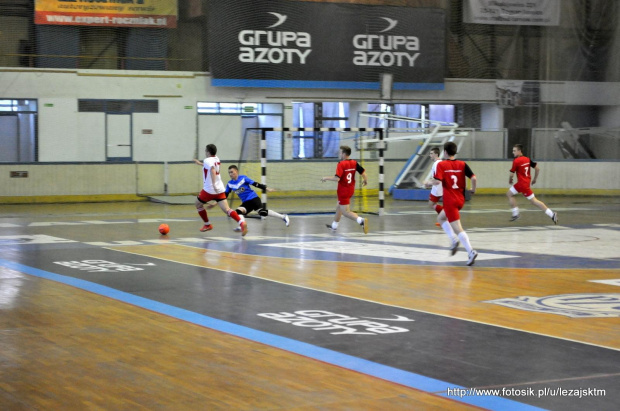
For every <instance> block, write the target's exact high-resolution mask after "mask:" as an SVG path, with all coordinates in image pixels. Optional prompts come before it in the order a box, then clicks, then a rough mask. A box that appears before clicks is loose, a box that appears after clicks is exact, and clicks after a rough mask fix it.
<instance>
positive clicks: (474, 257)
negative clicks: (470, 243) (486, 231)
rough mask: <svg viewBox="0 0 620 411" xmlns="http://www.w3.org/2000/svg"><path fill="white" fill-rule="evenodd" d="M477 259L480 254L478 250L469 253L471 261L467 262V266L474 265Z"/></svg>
mask: <svg viewBox="0 0 620 411" xmlns="http://www.w3.org/2000/svg"><path fill="white" fill-rule="evenodd" d="M476 257H478V252H477V251H476V250H471V253H469V260H467V265H474V263H475V262H476Z"/></svg>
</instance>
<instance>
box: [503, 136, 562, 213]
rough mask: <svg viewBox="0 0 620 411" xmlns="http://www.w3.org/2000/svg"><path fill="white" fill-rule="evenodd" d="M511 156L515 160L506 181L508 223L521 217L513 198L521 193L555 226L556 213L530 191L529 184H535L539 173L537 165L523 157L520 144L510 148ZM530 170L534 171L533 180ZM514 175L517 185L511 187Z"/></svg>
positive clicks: (515, 200)
mask: <svg viewBox="0 0 620 411" xmlns="http://www.w3.org/2000/svg"><path fill="white" fill-rule="evenodd" d="M512 155H513V156H514V158H515V159H514V160H513V161H512V168H511V169H510V178H509V179H508V184H510V185H511V187H510V188H509V189H508V192H507V193H506V196H507V197H508V203H509V204H510V209H511V211H512V217H511V218H510V221H516V220H518V219H519V217H521V216H520V214H519V207H517V199H516V198H515V195H517V193H521V194H523V196H524V197H525V198H527V199H528V200H530V203H532V204H534V205H535V206H536V207H538V208H540V209H541V210H542V211H544V212H545V214H547V215H548V216H549V217H550V218H551V221H553V223H554V224H557V223H558V213H554V212H553V210H551V209H550V208H549V207H547V206H546V205H545V203H543V202H542V201H540V200H538V199H536V197H535V196H534V193H533V192H532V189H531V188H530V184H531V185H534V184H536V179H537V178H538V173H540V169H539V168H538V164H537V163H536V162H535V161H532V160H530V159H529V158H528V157H526V156H525V155H523V146H522V145H521V144H515V145H514V147H512ZM532 169H533V170H534V178H533V179H532ZM515 174H517V184H515V185H512V182H513V181H514V176H515Z"/></svg>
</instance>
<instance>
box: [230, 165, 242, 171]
mask: <svg viewBox="0 0 620 411" xmlns="http://www.w3.org/2000/svg"><path fill="white" fill-rule="evenodd" d="M228 169H229V170H232V169H235V170H237V171H239V169H238V168H237V166H236V165H234V164H233V165H232V166H228Z"/></svg>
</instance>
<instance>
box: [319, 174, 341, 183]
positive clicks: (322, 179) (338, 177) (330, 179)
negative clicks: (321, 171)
mask: <svg viewBox="0 0 620 411" xmlns="http://www.w3.org/2000/svg"><path fill="white" fill-rule="evenodd" d="M326 181H340V176H338V175H335V176H333V177H321V183H324V182H326Z"/></svg>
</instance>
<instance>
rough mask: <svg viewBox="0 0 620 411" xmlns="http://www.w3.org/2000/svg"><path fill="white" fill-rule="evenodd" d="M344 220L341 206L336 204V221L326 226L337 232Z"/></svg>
mask: <svg viewBox="0 0 620 411" xmlns="http://www.w3.org/2000/svg"><path fill="white" fill-rule="evenodd" d="M341 218H342V211H340V204H339V203H336V212H335V213H334V221H332V223H331V224H325V226H326V227H327V228H329V229H331V230H332V231H336V230H337V229H338V224H339V223H340V219H341Z"/></svg>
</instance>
